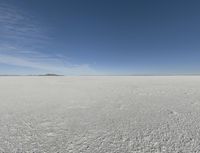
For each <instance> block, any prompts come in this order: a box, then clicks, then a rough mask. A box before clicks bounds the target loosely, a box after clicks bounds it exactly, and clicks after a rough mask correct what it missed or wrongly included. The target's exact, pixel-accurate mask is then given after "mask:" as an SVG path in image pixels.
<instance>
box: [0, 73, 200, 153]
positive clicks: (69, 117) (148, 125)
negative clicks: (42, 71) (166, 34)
mask: <svg viewBox="0 0 200 153" xmlns="http://www.w3.org/2000/svg"><path fill="white" fill-rule="evenodd" d="M198 152H200V76H84V77H62V76H59V77H31V76H30V77H14V76H12V77H3V76H2V77H0V153H198Z"/></svg>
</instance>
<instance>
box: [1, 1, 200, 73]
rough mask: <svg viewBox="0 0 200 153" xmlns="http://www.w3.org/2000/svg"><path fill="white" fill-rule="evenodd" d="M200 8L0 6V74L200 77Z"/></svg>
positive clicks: (178, 4)
mask: <svg viewBox="0 0 200 153" xmlns="http://www.w3.org/2000/svg"><path fill="white" fill-rule="evenodd" d="M199 8H200V1H198V0H167V1H163V0H151V1H149V0H84V1H83V0H73V1H72V0H56V1H55V0H20V1H19V0H0V74H41V73H42V74H43V73H59V74H65V75H85V74H90V75H94V74H95V75H99V74H103V75H106V74H109V75H113V74H116V75H130V74H183V73H184V74H186V73H188V74H191V73H195V74H196V73H200V43H199V42H200V28H199V27H200V9H199Z"/></svg>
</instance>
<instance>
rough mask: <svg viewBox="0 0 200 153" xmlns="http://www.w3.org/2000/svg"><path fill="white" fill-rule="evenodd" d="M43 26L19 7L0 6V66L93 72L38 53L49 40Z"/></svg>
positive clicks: (84, 67)
mask: <svg viewBox="0 0 200 153" xmlns="http://www.w3.org/2000/svg"><path fill="white" fill-rule="evenodd" d="M43 27H44V26H42V25H41V24H40V23H38V22H37V20H36V19H35V18H34V17H33V16H31V15H27V14H26V13H25V12H23V11H21V10H20V9H19V8H16V7H14V6H10V5H8V4H6V3H4V4H0V64H1V63H2V64H8V65H13V66H19V67H29V68H34V69H38V70H43V71H44V72H54V73H61V74H70V75H79V74H91V73H92V74H93V73H95V71H94V70H93V69H92V68H90V66H89V65H87V64H80V65H76V64H73V63H70V62H69V61H67V60H68V58H67V57H65V56H64V55H61V54H60V55H59V54H58V55H46V54H45V53H43V52H41V50H44V49H45V46H48V44H49V42H51V41H53V40H52V38H51V37H50V36H49V35H48V30H45V28H43ZM47 29H48V27H47ZM38 50H40V51H38Z"/></svg>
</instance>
